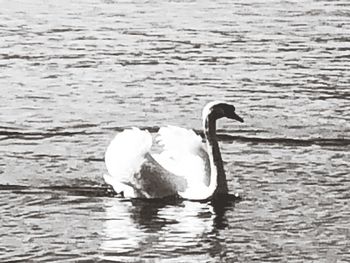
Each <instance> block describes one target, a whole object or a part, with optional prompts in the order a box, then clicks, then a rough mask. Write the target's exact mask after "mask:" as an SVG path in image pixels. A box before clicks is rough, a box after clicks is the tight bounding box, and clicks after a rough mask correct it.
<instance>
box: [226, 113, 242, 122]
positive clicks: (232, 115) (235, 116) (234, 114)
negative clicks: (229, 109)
mask: <svg viewBox="0 0 350 263" xmlns="http://www.w3.org/2000/svg"><path fill="white" fill-rule="evenodd" d="M229 118H230V119H234V120H236V121H239V122H244V120H243V119H242V118H241V117H239V116H238V115H237V114H236V113H235V112H233V113H232V114H231V115H230V116H229Z"/></svg>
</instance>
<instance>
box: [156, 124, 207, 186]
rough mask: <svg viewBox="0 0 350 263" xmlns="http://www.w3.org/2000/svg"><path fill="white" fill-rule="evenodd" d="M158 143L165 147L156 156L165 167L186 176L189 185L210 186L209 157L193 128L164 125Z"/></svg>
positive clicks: (159, 133)
mask: <svg viewBox="0 0 350 263" xmlns="http://www.w3.org/2000/svg"><path fill="white" fill-rule="evenodd" d="M157 143H158V144H160V145H161V146H162V147H163V152H162V153H160V154H159V155H154V157H155V159H156V160H157V161H158V162H159V163H160V164H161V165H162V166H163V167H164V168H165V169H167V170H168V171H170V172H172V173H174V174H176V175H179V176H181V177H184V178H186V180H187V183H188V187H191V186H193V187H198V186H199V185H203V184H204V185H205V186H209V183H210V182H209V181H210V164H209V157H208V154H207V152H206V150H205V149H204V148H203V144H202V138H201V137H200V136H198V135H197V134H196V133H195V132H194V131H193V130H188V129H184V128H180V127H176V126H167V127H162V128H160V130H159V132H158V136H157Z"/></svg>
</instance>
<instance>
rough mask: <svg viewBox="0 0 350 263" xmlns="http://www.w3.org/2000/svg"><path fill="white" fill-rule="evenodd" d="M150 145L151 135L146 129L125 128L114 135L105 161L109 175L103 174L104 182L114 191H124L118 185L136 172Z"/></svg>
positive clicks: (125, 181) (120, 185)
mask: <svg viewBox="0 0 350 263" xmlns="http://www.w3.org/2000/svg"><path fill="white" fill-rule="evenodd" d="M151 147H152V136H151V134H150V133H149V132H148V131H141V130H140V129H138V128H133V129H129V130H125V131H123V132H121V133H119V134H117V135H116V136H115V138H114V139H113V140H112V141H111V143H110V144H109V146H108V148H107V150H106V154H105V163H106V167H107V170H108V173H109V175H104V179H105V181H106V183H108V184H110V185H112V186H113V188H114V190H115V191H116V192H120V191H125V190H128V189H121V188H120V187H122V188H123V187H126V188H127V186H126V185H125V184H124V183H127V182H129V181H130V178H131V177H132V176H133V175H134V174H136V173H138V172H139V171H140V169H141V166H142V164H143V162H144V161H145V155H146V154H147V153H148V152H149V151H150V149H151Z"/></svg>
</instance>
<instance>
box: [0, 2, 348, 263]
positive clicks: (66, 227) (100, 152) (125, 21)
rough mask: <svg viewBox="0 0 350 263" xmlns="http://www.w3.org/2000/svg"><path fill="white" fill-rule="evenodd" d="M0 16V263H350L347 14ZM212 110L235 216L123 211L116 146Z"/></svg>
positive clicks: (30, 10) (338, 8)
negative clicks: (216, 113) (116, 182)
mask: <svg viewBox="0 0 350 263" xmlns="http://www.w3.org/2000/svg"><path fill="white" fill-rule="evenodd" d="M0 6H1V9H0V89H1V96H0V193H1V195H0V211H1V217H0V261H1V262H96V261H97V262H350V252H349V251H350V241H349V240H350V209H349V208H350V206H349V198H350V161H349V160H350V86H349V85H350V84H349V83H350V70H349V69H350V37H349V36H350V3H349V1H348V0H340V1H331V0H323V1H322V0H319V1H316V0H313V1H312V0H311V1H306V0H301V1H273V0H271V1H258V0H247V1H243V0H238V1H227V0H214V1H192V0H176V1H175V0H165V1H156V0H155V1H152V0H151V1H145V0H141V1H135V0H130V1H113V0H105V1H97V0H85V1H68V0H64V1H52V0H49V1H29V0H28V1H25V0H21V1H3V0H1V1H0ZM211 100H226V101H228V102H230V103H233V104H234V105H235V106H236V109H237V113H238V114H239V115H240V116H242V117H243V118H244V120H245V123H242V124H241V123H238V122H234V123H233V122H230V121H220V123H219V128H220V130H219V133H220V134H222V135H224V134H225V135H229V136H220V138H221V141H220V146H221V149H222V155H223V159H224V162H225V168H226V171H227V176H228V184H229V188H230V193H232V194H233V193H238V194H239V195H240V196H241V198H242V199H241V200H240V201H222V202H221V203H219V204H212V203H210V202H207V203H200V202H190V201H174V200H173V201H171V200H166V201H162V202H160V201H158V202H146V201H141V200H133V201H132V200H123V199H120V198H113V197H112V196H111V195H110V192H109V191H108V190H107V187H106V185H105V184H104V182H103V179H102V175H103V173H105V172H106V168H105V166H104V162H103V157H104V152H105V149H106V147H107V145H108V143H109V142H110V140H111V139H112V138H113V136H114V135H115V133H116V132H119V131H121V130H122V129H123V128H125V127H130V126H138V127H142V128H150V130H151V131H152V132H156V130H157V129H158V128H159V127H160V126H162V125H166V124H174V125H179V126H184V127H187V128H193V129H195V130H196V131H200V129H201V119H200V117H201V109H202V107H203V105H204V104H205V103H207V102H209V101H211Z"/></svg>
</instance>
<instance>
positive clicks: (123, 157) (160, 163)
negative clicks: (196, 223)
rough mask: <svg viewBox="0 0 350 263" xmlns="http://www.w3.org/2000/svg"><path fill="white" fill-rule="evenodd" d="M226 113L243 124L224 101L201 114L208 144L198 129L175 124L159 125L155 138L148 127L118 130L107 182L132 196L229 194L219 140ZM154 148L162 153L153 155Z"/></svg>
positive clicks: (202, 197)
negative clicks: (220, 123)
mask: <svg viewBox="0 0 350 263" xmlns="http://www.w3.org/2000/svg"><path fill="white" fill-rule="evenodd" d="M223 117H226V118H229V119H234V120H237V121H239V122H243V119H242V118H241V117H239V116H238V115H237V114H236V113H235V107H234V106H233V105H230V104H228V103H226V102H222V101H213V102H210V103H208V104H207V105H205V107H204V109H203V113H202V118H203V130H204V136H205V145H204V144H203V143H202V138H201V137H200V136H199V135H197V134H196V133H195V132H194V131H193V130H188V129H184V128H180V127H176V126H166V127H162V128H160V129H159V131H158V134H157V135H156V137H155V139H154V140H153V138H152V135H151V134H150V133H149V132H148V131H147V130H140V129H138V128H131V129H126V130H124V131H122V132H121V133H118V134H117V135H116V136H115V137H114V139H113V140H112V141H111V143H110V144H109V146H108V147H107V149H106V153H105V164H106V167H107V171H108V174H105V175H104V180H105V182H106V183H107V184H109V185H111V186H112V187H113V189H114V191H115V192H116V193H119V194H121V195H122V196H124V197H127V198H149V199H151V198H165V197H170V196H177V197H180V198H183V199H190V200H207V199H211V198H214V197H215V196H217V195H221V194H227V193H228V188H227V182H226V175H225V170H224V167H223V162H222V159H221V154H220V149H219V144H218V142H217V139H216V120H218V119H220V118H223ZM153 141H154V143H153ZM205 146H206V147H205ZM155 147H158V148H159V147H161V148H162V151H161V152H160V153H151V148H155Z"/></svg>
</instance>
